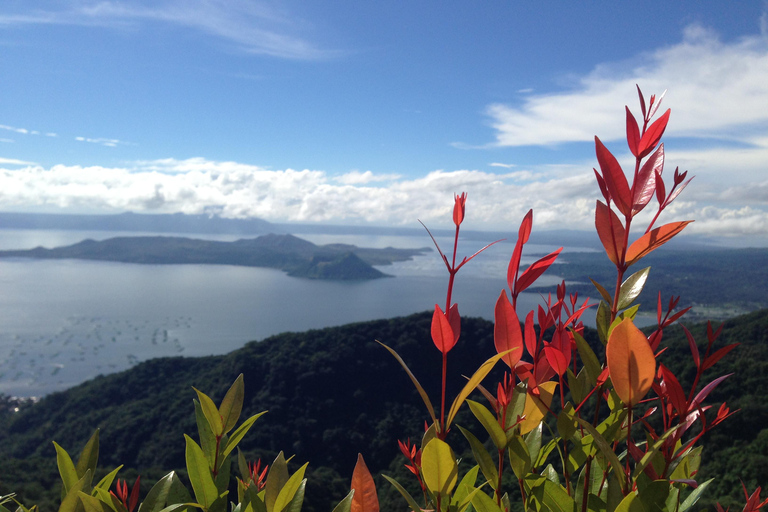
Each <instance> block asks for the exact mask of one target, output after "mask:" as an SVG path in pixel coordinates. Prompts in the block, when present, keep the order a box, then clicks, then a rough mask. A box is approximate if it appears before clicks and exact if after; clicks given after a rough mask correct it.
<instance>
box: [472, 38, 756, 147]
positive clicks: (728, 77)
mask: <svg viewBox="0 0 768 512" xmlns="http://www.w3.org/2000/svg"><path fill="white" fill-rule="evenodd" d="M637 59H639V63H638V64H636V65H635V66H634V67H633V68H631V69H629V70H627V63H626V62H625V63H619V64H616V65H612V64H605V65H600V66H598V67H596V68H595V69H594V70H593V71H592V72H591V73H589V74H588V75H586V76H584V77H583V78H581V79H579V80H578V81H577V82H576V84H575V86H574V88H573V90H571V91H569V92H565V93H555V94H532V95H529V96H526V97H525V98H524V99H523V100H522V103H521V104H520V105H507V104H492V105H490V106H488V108H487V111H486V113H487V115H488V116H489V117H490V118H491V121H492V124H493V127H494V128H495V129H496V141H495V142H494V143H493V144H492V145H495V146H526V145H542V144H544V145H546V144H557V143H563V142H573V141H589V140H591V139H592V137H594V135H595V134H599V135H600V138H601V139H606V140H610V139H619V138H621V137H623V136H624V133H623V128H624V124H623V122H617V119H621V116H622V109H621V108H620V106H621V105H625V104H626V105H629V106H630V108H633V107H634V106H635V105H637V99H636V94H635V84H639V85H640V87H641V88H642V89H643V91H644V92H645V94H646V95H650V94H651V93H656V94H661V92H662V91H664V90H665V89H668V90H669V93H668V94H667V96H666V98H665V100H664V106H665V107H671V108H672V109H673V117H672V122H671V126H672V127H673V128H674V131H675V134H676V135H678V136H689V137H707V138H715V137H716V138H725V139H735V140H741V138H742V136H743V134H744V133H754V130H755V129H762V130H763V131H765V129H766V126H768V109H766V108H765V106H766V105H768V88H766V87H765V84H766V83H768V36H766V35H765V34H761V35H755V36H750V37H744V38H742V39H740V40H738V41H735V42H727V43H726V42H722V41H720V39H719V38H718V36H717V35H716V34H715V33H714V32H712V31H709V30H707V29H705V28H702V27H700V26H698V25H692V26H689V27H688V28H687V29H686V30H685V32H684V34H683V39H682V41H681V42H680V43H679V44H676V45H672V46H669V47H665V48H661V49H658V50H655V51H653V52H650V53H646V54H642V55H640V56H638V57H637V58H636V59H635V60H633V62H636V61H637ZM634 110H635V114H639V113H638V112H637V111H638V110H639V109H638V108H634ZM745 128H746V130H745Z"/></svg>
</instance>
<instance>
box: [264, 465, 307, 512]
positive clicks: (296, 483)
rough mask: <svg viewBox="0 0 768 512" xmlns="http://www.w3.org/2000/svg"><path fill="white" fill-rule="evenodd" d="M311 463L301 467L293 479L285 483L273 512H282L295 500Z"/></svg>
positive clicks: (292, 476) (293, 475)
mask: <svg viewBox="0 0 768 512" xmlns="http://www.w3.org/2000/svg"><path fill="white" fill-rule="evenodd" d="M307 466H309V462H307V463H306V464H304V465H303V466H301V467H300V468H299V469H298V470H297V471H296V472H295V473H294V474H292V475H291V477H290V478H289V479H288V481H287V482H285V485H284V486H283V488H282V489H280V493H279V494H278V495H277V499H276V500H275V504H274V506H273V508H272V511H273V512H282V511H283V510H284V509H285V508H286V507H287V506H288V504H289V503H290V502H291V500H293V496H294V495H295V494H296V491H298V490H299V487H300V486H301V482H302V481H303V480H304V471H306V469H307Z"/></svg>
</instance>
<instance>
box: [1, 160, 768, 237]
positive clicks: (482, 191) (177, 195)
mask: <svg viewBox="0 0 768 512" xmlns="http://www.w3.org/2000/svg"><path fill="white" fill-rule="evenodd" d="M1 163H6V164H17V165H22V164H26V162H19V161H8V160H5V161H3V160H0V164H1ZM587 165H588V164H586V163H585V164H584V165H574V166H543V167H539V168H536V169H525V170H521V171H516V172H513V173H509V174H504V175H499V174H494V173H489V172H483V171H477V170H457V171H443V170H437V171H433V172H430V173H428V174H426V175H425V176H422V177H418V178H414V179H408V178H399V179H395V178H394V177H391V178H389V179H388V180H387V181H386V182H379V183H377V184H376V186H370V185H369V184H368V183H366V182H364V180H363V181H361V182H359V183H352V184H351V183H345V182H344V181H343V180H339V179H337V178H336V177H333V176H329V175H327V174H326V173H325V172H323V171H317V170H308V169H305V170H294V169H285V170H268V169H264V168H262V167H258V166H254V165H248V164H242V163H238V162H215V161H211V160H206V159H203V158H192V159H188V160H176V159H163V160H154V161H144V162H138V163H136V164H134V165H131V166H129V167H123V168H120V167H81V166H65V165H55V166H53V167H51V168H48V169H46V168H43V167H41V166H38V165H32V164H30V165H26V166H24V167H21V168H15V169H10V168H4V169H0V204H3V205H6V206H7V207H14V208H15V209H16V210H19V209H23V207H25V206H26V207H29V208H33V207H42V206H45V207H58V208H68V209H79V210H83V211H109V212H116V211H136V212H164V213H173V212H182V213H189V214H196V213H209V214H218V215H221V216H224V217H241V218H242V217H260V218H264V219H266V220H271V221H277V222H284V221H298V222H333V223H360V222H364V223H372V224H379V225H414V224H415V223H416V221H417V219H420V220H422V221H424V222H426V223H427V224H429V225H430V226H434V227H438V226H441V225H442V226H445V225H448V224H449V223H450V221H451V212H452V208H453V204H452V201H453V199H452V198H453V194H454V193H457V192H462V191H466V192H468V194H469V200H468V203H467V220H466V224H467V227H468V228H470V229H500V230H507V229H511V230H515V229H517V226H518V225H519V223H520V219H522V217H523V215H525V213H526V212H527V211H528V209H529V208H533V209H534V211H535V222H536V226H537V228H538V229H541V228H571V229H588V230H591V229H593V223H594V207H595V199H596V198H597V197H598V196H599V192H598V190H597V185H596V184H595V181H594V176H592V174H591V173H588V172H584V169H586V168H588V167H587ZM578 169H580V172H577V170H578ZM350 174H352V173H350ZM365 174H366V173H360V176H363V175H365ZM521 177H524V178H525V179H524V180H523V179H521ZM697 196H699V198H700V199H699V200H695V199H696V197H697ZM745 198H749V201H746V200H745ZM747 203H748V204H749V205H748V206H745V204H747ZM651 208H654V206H653V205H652V206H650V207H649V209H651ZM766 209H768V182H766V181H763V182H761V183H760V184H759V185H758V186H754V187H736V186H735V187H731V188H727V189H725V190H722V191H720V192H719V193H702V192H700V191H698V190H697V187H696V185H695V181H694V183H693V184H692V185H691V186H690V187H689V188H688V189H686V191H685V192H684V193H683V195H682V196H681V197H680V198H679V200H678V201H677V202H676V203H675V204H673V208H670V211H668V212H665V214H664V215H663V218H662V219H660V221H659V222H661V223H664V222H670V221H673V220H683V219H696V221H697V222H695V223H694V225H693V226H695V227H692V228H691V229H690V230H689V231H691V232H698V233H711V234H717V235H740V234H753V235H754V234H759V235H763V236H766V235H768V212H767V211H766ZM651 214H652V212H649V214H648V215H646V217H650V215H651ZM641 221H643V219H641V218H638V223H640V222H641ZM645 221H647V219H645Z"/></svg>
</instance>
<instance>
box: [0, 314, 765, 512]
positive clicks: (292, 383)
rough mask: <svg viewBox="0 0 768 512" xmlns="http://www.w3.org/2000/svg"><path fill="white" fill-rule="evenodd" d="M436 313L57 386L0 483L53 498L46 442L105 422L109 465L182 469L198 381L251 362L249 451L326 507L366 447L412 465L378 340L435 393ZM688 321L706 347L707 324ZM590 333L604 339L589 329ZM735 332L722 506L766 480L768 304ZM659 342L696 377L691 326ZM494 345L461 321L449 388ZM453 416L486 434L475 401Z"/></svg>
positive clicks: (206, 386)
mask: <svg viewBox="0 0 768 512" xmlns="http://www.w3.org/2000/svg"><path fill="white" fill-rule="evenodd" d="M430 322H431V315H430V314H426V313H424V314H418V315H412V316H409V317H404V318H395V319H389V320H378V321H372V322H365V323H357V324H350V325H346V326H342V327H334V328H327V329H320V330H312V331H307V332H304V333H285V334H281V335H278V336H274V337H271V338H268V339H266V340H263V341H260V342H251V343H249V344H247V345H246V346H244V347H243V348H241V349H239V350H237V351H234V352H232V353H230V354H228V355H225V356H211V357H202V358H163V359H156V360H150V361H147V362H145V363H141V364H138V365H137V366H135V367H133V368H132V369H130V370H127V371H125V372H121V373H117V374H113V375H108V376H103V377H97V378H96V379H93V380H92V381H89V382H86V383H84V384H82V385H80V386H77V387H75V388H72V389H70V390H67V391H64V392H59V393H54V394H51V395H49V396H47V397H45V398H43V399H42V400H41V401H40V402H39V403H36V404H34V405H27V406H24V407H22V409H21V410H20V411H19V412H15V413H14V412H12V411H11V410H9V409H7V408H5V409H2V410H1V412H0V460H2V464H1V465H0V494H4V493H7V492H9V491H12V490H13V491H16V492H18V493H19V494H20V495H21V496H22V497H24V498H25V499H27V500H28V501H29V502H30V503H32V502H39V503H42V504H43V505H47V507H46V509H47V510H50V509H51V508H53V507H54V500H55V499H56V498H58V492H59V491H58V489H59V483H58V475H57V473H56V469H55V452H54V449H53V445H52V444H51V441H53V440H55V441H56V442H58V443H59V444H60V445H61V446H63V447H64V448H65V449H67V450H68V451H70V453H72V454H77V453H79V450H80V449H81V448H82V446H83V444H84V443H85V441H86V440H87V439H88V437H89V436H90V435H91V434H92V433H93V430H94V429H95V428H100V429H101V452H100V466H102V467H103V468H104V470H109V469H112V468H114V467H115V466H117V465H119V464H125V468H126V469H124V470H123V473H122V474H124V475H135V474H136V473H137V472H139V473H141V474H142V475H143V476H144V479H145V480H146V481H147V482H146V483H147V485H148V484H149V483H150V482H151V480H152V479H156V478H158V477H160V476H162V474H164V473H165V472H167V471H168V470H170V469H179V468H182V467H183V466H184V441H183V438H182V434H183V433H189V434H191V435H196V427H195V420H194V412H193V407H192V399H193V398H194V397H195V394H194V391H193V390H192V386H193V385H194V386H195V387H196V388H198V389H201V390H204V391H205V392H207V393H208V394H210V395H211V396H212V397H213V398H214V400H216V401H218V400H220V399H221V398H222V396H223V395H224V393H225V391H226V389H227V388H228V387H229V385H230V384H231V383H232V381H233V380H234V379H235V377H236V376H237V375H238V374H240V373H244V375H245V399H246V405H245V411H244V414H254V413H256V412H259V411H263V410H268V411H269V412H268V414H266V415H265V416H264V417H262V418H261V419H259V420H258V421H257V422H256V424H255V425H254V428H253V429H252V430H251V432H250V433H249V434H248V435H247V436H246V438H245V440H244V441H243V443H242V445H241V446H242V447H243V449H244V451H245V453H246V455H247V456H248V458H250V459H254V458H256V457H261V458H263V459H265V460H266V461H267V462H269V461H271V459H272V458H273V457H274V456H275V455H276V454H277V452H278V451H279V450H283V451H285V452H286V454H287V455H295V459H294V461H295V462H296V463H299V464H301V463H303V462H305V461H309V462H310V468H311V472H310V473H309V474H308V477H309V482H308V488H307V502H306V504H305V506H306V507H307V510H331V509H332V508H333V506H332V503H334V502H338V500H339V499H341V497H343V496H344V494H345V493H346V490H345V489H348V485H349V476H350V474H351V471H352V468H353V467H354V463H355V460H356V456H357V453H358V452H360V453H362V454H363V455H364V456H365V458H366V462H367V464H368V466H369V468H370V469H371V471H373V472H374V473H375V472H381V471H384V472H386V473H388V474H392V473H393V472H397V473H401V474H404V473H403V471H404V470H403V469H402V463H403V461H404V459H403V458H402V457H401V456H400V455H399V451H398V449H397V440H398V439H405V438H407V437H411V438H412V439H418V438H420V436H421V432H423V425H424V420H425V419H427V418H428V416H427V414H426V411H425V409H424V407H423V404H421V402H420V399H419V397H418V395H417V394H416V392H415V391H414V389H413V386H412V384H411V382H410V381H409V380H408V377H407V376H406V374H405V372H404V371H403V370H402V368H401V367H400V366H399V365H398V363H397V362H396V361H395V359H394V358H392V357H391V356H390V355H389V354H388V353H387V352H386V350H385V349H384V348H383V347H381V346H380V345H379V344H377V343H376V341H375V340H380V341H382V342H384V343H386V344H388V345H389V346H391V347H393V348H394V349H395V350H397V351H398V353H399V354H400V355H401V356H402V357H403V359H404V360H405V361H406V362H407V363H408V365H409V366H410V368H411V369H412V370H413V371H414V373H415V374H416V376H417V377H418V378H419V380H420V382H421V383H422V384H423V385H424V386H425V388H427V390H428V392H429V393H430V394H431V396H433V397H436V396H437V390H438V389H439V380H440V377H439V375H440V360H441V359H440V353H439V352H438V351H437V350H436V349H435V347H434V346H433V345H432V342H431V340H430V334H429V329H430ZM686 325H687V324H686ZM689 327H690V328H691V331H692V332H693V333H694V335H695V336H696V338H697V339H698V340H699V341H700V344H702V345H703V344H704V342H705V340H706V336H705V334H704V332H705V325H704V324H696V325H692V326H689ZM586 334H587V338H588V339H589V340H590V341H591V343H592V344H593V345H596V346H598V347H599V342H598V341H596V336H595V334H594V332H592V331H591V330H587V333H586ZM732 342H740V343H741V346H740V347H738V348H737V349H736V350H735V351H734V352H731V354H729V355H728V356H727V357H726V358H725V359H724V360H723V361H721V362H720V363H718V365H716V366H715V367H714V368H713V369H711V370H709V371H708V373H706V374H705V381H704V382H709V381H710V380H712V379H714V378H715V377H717V376H719V375H722V374H727V373H733V375H732V376H731V377H729V378H728V379H726V381H725V382H724V383H723V384H721V385H720V386H719V387H718V388H717V389H716V390H715V391H714V392H713V394H712V395H711V396H712V401H713V402H718V401H721V400H727V401H728V403H729V405H730V406H731V408H732V409H739V408H740V409H741V411H740V412H739V413H738V414H736V415H735V416H733V417H731V418H729V419H728V420H727V421H726V422H725V423H724V424H723V425H721V426H719V427H717V429H716V430H715V431H713V432H712V433H711V434H710V439H709V441H708V442H706V443H705V451H704V463H703V467H702V470H701V472H700V475H699V477H700V478H699V479H700V480H702V481H703V480H704V479H707V478H710V477H712V476H716V477H717V480H716V481H715V482H714V484H713V485H712V486H711V487H710V488H709V489H708V491H707V494H706V498H705V500H702V502H700V503H702V504H707V503H708V504H710V505H711V504H712V503H713V502H714V501H716V500H720V501H721V502H722V503H723V504H724V505H725V504H727V503H729V500H732V499H733V498H735V499H736V503H738V502H739V501H740V498H739V495H740V492H741V490H740V488H741V485H740V480H743V481H744V483H745V484H746V485H747V487H748V488H750V489H752V488H754V487H756V486H757V485H765V484H766V483H768V428H766V425H768V404H766V400H765V397H766V396H768V311H767V310H763V311H759V312H755V313H752V314H749V315H746V316H743V317H739V318H734V319H732V320H729V321H727V322H726V324H725V327H724V329H723V334H722V336H721V338H720V339H719V340H718V342H717V346H718V347H719V346H723V345H725V344H726V343H732ZM664 345H665V346H667V347H669V348H668V350H667V351H666V352H664V354H662V355H661V356H660V358H659V361H660V362H663V363H664V364H665V365H666V366H668V367H669V368H671V369H672V370H673V371H674V372H675V373H677V375H678V376H679V377H680V378H681V381H682V383H683V386H686V385H688V386H689V385H690V381H691V380H692V378H693V375H694V369H693V364H692V362H691V358H690V352H689V347H688V342H687V340H686V338H685V336H684V334H683V333H682V330H681V329H679V328H675V329H669V330H667V331H665V341H664ZM598 350H602V349H601V348H598ZM492 353H494V349H493V324H492V323H491V322H488V321H485V320H482V319H475V318H467V319H463V322H462V339H461V340H460V342H459V343H458V345H457V346H456V348H455V349H454V350H453V351H452V352H451V354H450V356H449V372H450V374H451V375H452V376H453V378H452V380H451V382H449V391H448V395H449V396H454V395H455V394H456V393H457V391H458V389H459V387H460V386H462V385H463V379H462V378H461V377H460V376H461V375H462V374H464V375H468V374H471V373H472V372H473V371H474V369H476V368H477V366H478V365H479V364H480V363H481V362H482V361H484V360H485V359H486V358H487V357H488V356H490V355H491V354H492ZM498 370H501V368H498ZM490 381H491V382H492V381H493V376H491V378H490ZM479 399H480V400H483V399H482V398H479ZM457 423H458V424H461V425H466V426H468V427H469V428H470V430H474V431H475V432H477V433H478V434H479V433H480V432H481V430H480V429H479V428H478V426H477V425H476V420H475V419H474V418H473V417H471V415H469V414H467V413H466V411H464V414H463V415H460V416H459V418H458V420H457ZM451 435H454V433H452V434H451ZM455 435H457V436H459V434H458V432H456V433H455ZM744 454H748V456H746V459H745V455H744ZM736 460H738V462H739V463H738V464H736V463H735V461H736ZM402 480H408V478H407V476H403V478H402ZM379 492H380V493H381V494H382V505H383V507H384V508H383V509H384V510H387V509H388V508H387V507H386V506H385V504H386V503H388V502H389V501H388V500H394V501H392V503H399V501H398V500H399V499H400V498H399V497H397V496H394V495H393V493H392V492H391V488H390V486H389V485H388V484H387V483H386V482H384V481H383V480H380V481H379Z"/></svg>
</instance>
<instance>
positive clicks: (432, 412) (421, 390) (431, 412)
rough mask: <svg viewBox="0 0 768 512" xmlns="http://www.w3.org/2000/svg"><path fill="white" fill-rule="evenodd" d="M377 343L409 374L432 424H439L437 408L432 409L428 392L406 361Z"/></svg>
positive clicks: (377, 341) (380, 343)
mask: <svg viewBox="0 0 768 512" xmlns="http://www.w3.org/2000/svg"><path fill="white" fill-rule="evenodd" d="M376 343H378V344H379V345H381V346H382V347H384V348H385V349H387V350H388V351H389V353H390V354H392V355H393V356H394V357H395V359H397V362H398V363H400V366H402V367H403V369H404V370H405V373H407V374H408V377H410V379H411V382H413V385H414V386H416V391H418V392H419V396H421V399H422V400H423V401H424V405H426V406H427V412H429V416H430V417H431V418H432V423H434V424H437V416H435V408H434V407H432V402H430V401H429V396H427V392H426V391H424V388H423V387H421V384H419V381H418V380H417V379H416V376H415V375H414V374H413V373H412V372H411V370H410V368H408V365H407V364H405V361H403V359H402V358H401V357H400V356H399V355H398V353H397V352H395V351H394V350H393V349H391V348H389V347H388V346H386V345H385V344H383V343H382V342H380V341H379V340H376Z"/></svg>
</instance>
